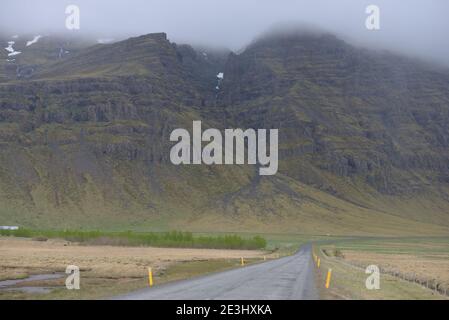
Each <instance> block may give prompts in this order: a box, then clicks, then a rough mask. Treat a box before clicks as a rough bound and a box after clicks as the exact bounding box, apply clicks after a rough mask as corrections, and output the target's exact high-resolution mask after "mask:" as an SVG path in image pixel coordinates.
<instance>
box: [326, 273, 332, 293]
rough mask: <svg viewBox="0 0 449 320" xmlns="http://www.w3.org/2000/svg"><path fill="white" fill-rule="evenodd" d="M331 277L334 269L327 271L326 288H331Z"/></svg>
mask: <svg viewBox="0 0 449 320" xmlns="http://www.w3.org/2000/svg"><path fill="white" fill-rule="evenodd" d="M331 277H332V269H329V271H328V272H327V277H326V289H329V287H330V285H331Z"/></svg>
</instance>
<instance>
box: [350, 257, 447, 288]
mask: <svg viewBox="0 0 449 320" xmlns="http://www.w3.org/2000/svg"><path fill="white" fill-rule="evenodd" d="M343 254H344V256H345V260H346V261H348V262H349V263H352V264H365V265H369V264H375V265H378V266H379V267H382V268H383V269H385V271H386V272H388V273H395V272H398V273H400V274H401V275H408V276H414V277H417V278H419V279H422V280H432V279H435V280H436V281H437V282H438V283H444V284H445V285H446V286H448V285H449V256H448V255H443V254H441V255H438V254H432V255H413V254H383V253H373V252H360V251H349V250H348V251H344V252H343Z"/></svg>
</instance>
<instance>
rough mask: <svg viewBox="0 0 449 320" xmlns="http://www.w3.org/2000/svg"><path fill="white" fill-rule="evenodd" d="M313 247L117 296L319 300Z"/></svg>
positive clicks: (307, 246) (138, 298)
mask: <svg viewBox="0 0 449 320" xmlns="http://www.w3.org/2000/svg"><path fill="white" fill-rule="evenodd" d="M313 268H314V267H313V262H312V253H311V246H310V245H305V246H302V247H301V248H300V250H299V251H298V252H297V253H296V254H295V255H293V256H289V257H285V258H281V259H277V260H273V261H269V262H264V263H260V264H255V265H250V266H247V267H241V268H238V269H233V270H229V271H225V272H220V273H215V274H212V275H206V276H202V277H198V278H194V279H190V280H183V281H177V282H173V283H168V284H164V285H160V286H155V287H152V288H147V289H143V290H140V291H137V292H132V293H129V294H126V295H123V296H119V297H116V298H115V299H119V300H210V299H217V300H303V299H318V293H317V289H316V286H315V277H314V271H313Z"/></svg>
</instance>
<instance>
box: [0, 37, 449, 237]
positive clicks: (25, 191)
mask: <svg viewBox="0 0 449 320" xmlns="http://www.w3.org/2000/svg"><path fill="white" fill-rule="evenodd" d="M219 72H223V73H224V79H223V80H222V82H221V84H220V86H219V88H218V89H216V87H217V81H218V79H217V74H218V73H219ZM447 74H448V73H447V71H435V70H433V69H430V68H428V67H426V66H424V65H421V64H417V63H416V62H413V61H411V60H409V59H406V58H402V57H399V56H394V55H383V54H379V53H375V52H372V51H369V50H365V49H359V48H356V47H353V46H351V45H349V44H347V43H345V42H343V41H341V40H339V39H338V38H336V37H334V36H332V35H328V34H325V35H322V34H313V35H310V34H305V35H304V34H302V35H301V36H298V35H285V36H283V37H280V38H279V37H274V38H273V37H271V38H268V39H263V40H259V41H258V42H254V43H253V44H252V45H250V46H248V48H247V49H246V50H245V51H243V52H242V53H240V54H234V53H229V54H228V53H226V52H220V53H214V52H206V51H205V50H203V51H199V50H195V49H194V48H192V47H190V46H187V45H177V44H174V43H171V42H169V41H168V40H167V38H166V35H165V34H155V35H146V36H141V37H135V38H131V39H127V40H124V41H119V42H116V43H112V44H106V45H94V46H93V47H92V46H89V47H87V48H84V49H80V51H79V52H77V53H76V54H74V55H72V56H70V57H67V58H65V59H64V60H63V61H57V62H52V63H45V64H44V65H42V66H41V67H39V68H37V70H36V72H35V73H33V75H32V76H31V77H29V78H27V79H19V80H14V81H6V82H4V83H0V101H1V103H0V144H1V145H2V146H3V147H2V152H1V153H0V163H1V168H2V169H0V177H1V178H2V179H1V180H0V181H1V182H0V199H2V200H1V201H2V203H4V207H3V208H2V210H1V211H0V219H3V220H5V221H7V222H8V223H9V224H14V223H16V224H21V225H25V226H34V227H48V226H49V225H51V224H52V223H53V224H54V225H59V226H64V225H70V226H73V227H81V226H84V227H86V225H89V226H92V227H94V226H95V227H101V226H103V227H106V228H117V227H118V226H126V227H130V228H155V229H157V228H169V227H179V228H188V229H197V230H200V229H216V230H236V229H239V230H253V229H259V230H282V231H289V232H292V231H293V230H295V231H298V232H304V233H331V234H354V233H360V234H389V235H392V234H396V233H407V234H413V230H417V229H418V230H422V231H423V232H429V233H432V232H436V233H445V232H447V231H448V230H449V205H448V204H449V203H448V199H449V196H448V190H447V181H449V169H448V166H447V163H448V160H449V153H448V152H447V151H446V147H447V143H448V142H447V138H448V137H449V131H448V130H449V124H448V121H447V119H448V117H447V112H448V109H449V96H448V94H447V92H448V91H447V88H448V87H449V77H448V76H447ZM423 108H425V109H424V110H423ZM193 120H202V121H203V123H204V125H205V127H215V128H219V129H224V128H228V127H229V128H237V127H241V128H266V129H269V128H279V130H280V135H281V136H280V171H279V174H278V175H277V176H275V177H271V178H260V177H258V176H257V174H255V170H254V168H253V167H251V166H235V167H232V168H229V167H210V168H209V167H175V166H173V165H171V164H170V162H169V159H168V154H169V148H170V146H171V144H170V143H169V139H168V136H169V134H170V132H171V130H173V129H175V128H178V127H183V128H187V129H189V128H191V124H192V121H193ZM11 155H14V157H13V158H11ZM14 159H15V160H14ZM379 219H380V221H379ZM8 223H7V224H8Z"/></svg>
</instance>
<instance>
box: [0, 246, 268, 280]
mask: <svg viewBox="0 0 449 320" xmlns="http://www.w3.org/2000/svg"><path fill="white" fill-rule="evenodd" d="M262 255H263V252H262V251H253V250H215V249H175V248H151V247H113V246H84V245H78V244H74V243H70V242H67V241H63V240H48V241H45V242H40V241H33V240H29V239H18V238H1V237H0V280H1V279H15V278H22V277H24V276H26V275H30V274H40V273H50V272H64V271H65V269H66V267H67V266H68V265H76V266H78V267H80V270H81V272H82V274H83V276H87V277H107V278H116V279H119V278H141V277H144V276H145V275H146V273H147V268H148V267H152V268H154V269H155V271H156V272H157V271H158V270H161V269H164V268H166V267H167V266H168V265H170V264H173V263H177V262H185V261H198V260H213V259H239V258H240V257H245V258H257V257H261V256H262Z"/></svg>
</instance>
